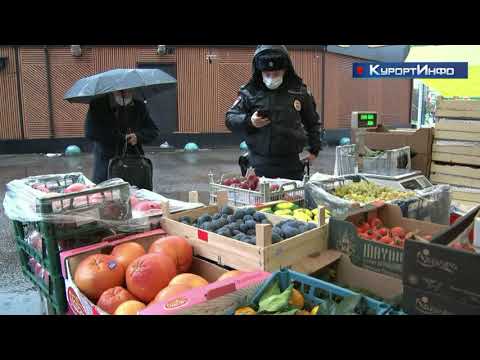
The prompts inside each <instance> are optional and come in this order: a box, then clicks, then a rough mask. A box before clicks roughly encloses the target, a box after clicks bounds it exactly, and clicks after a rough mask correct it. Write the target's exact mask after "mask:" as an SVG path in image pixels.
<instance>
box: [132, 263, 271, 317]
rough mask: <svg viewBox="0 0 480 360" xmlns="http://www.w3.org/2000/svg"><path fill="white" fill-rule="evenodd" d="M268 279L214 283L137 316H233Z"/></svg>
mask: <svg viewBox="0 0 480 360" xmlns="http://www.w3.org/2000/svg"><path fill="white" fill-rule="evenodd" d="M208 264H210V263H208ZM210 265H211V264H210ZM270 275H271V274H270V273H267V272H262V271H259V272H252V273H246V274H243V275H240V276H238V277H235V278H232V279H228V280H223V281H219V282H215V283H213V284H210V285H208V286H205V287H202V288H197V289H193V290H191V291H188V292H185V293H182V294H179V295H178V296H177V297H175V298H174V299H171V300H168V301H164V302H159V303H157V304H153V305H151V306H148V307H147V308H145V309H144V310H142V311H140V312H139V315H233V314H234V312H235V310H236V309H238V308H239V307H241V306H242V305H243V304H245V303H249V302H250V301H251V299H253V297H254V296H255V293H256V292H257V290H258V289H259V288H260V286H262V285H263V283H264V282H265V281H266V280H267V279H268V278H270Z"/></svg>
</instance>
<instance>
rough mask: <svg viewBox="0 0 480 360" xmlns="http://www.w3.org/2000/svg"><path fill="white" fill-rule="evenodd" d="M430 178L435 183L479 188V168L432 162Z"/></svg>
mask: <svg viewBox="0 0 480 360" xmlns="http://www.w3.org/2000/svg"><path fill="white" fill-rule="evenodd" d="M430 179H431V180H432V181H433V182H434V183H437V184H450V185H457V186H466V187H472V188H480V169H477V168H472V167H468V166H461V165H445V164H439V163H432V167H431V175H430Z"/></svg>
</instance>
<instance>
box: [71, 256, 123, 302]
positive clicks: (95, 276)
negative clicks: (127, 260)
mask: <svg viewBox="0 0 480 360" xmlns="http://www.w3.org/2000/svg"><path fill="white" fill-rule="evenodd" d="M124 280H125V269H124V268H123V266H122V265H121V264H119V263H118V262H117V260H115V258H114V257H113V256H111V255H104V254H95V255H90V256H88V257H87V258H85V259H83V261H82V262H81V263H80V264H79V265H78V267H77V269H76V271H75V276H74V281H75V284H77V286H78V288H79V289H80V290H81V291H82V293H84V294H85V295H86V296H87V297H88V298H89V299H90V300H92V301H97V300H98V299H99V298H100V296H101V295H102V293H103V292H104V291H105V290H108V289H110V288H113V287H115V286H121V285H123V282H124Z"/></svg>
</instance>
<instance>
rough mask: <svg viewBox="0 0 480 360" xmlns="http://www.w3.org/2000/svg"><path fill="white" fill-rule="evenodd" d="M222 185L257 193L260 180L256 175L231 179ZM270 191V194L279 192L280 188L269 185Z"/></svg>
mask: <svg viewBox="0 0 480 360" xmlns="http://www.w3.org/2000/svg"><path fill="white" fill-rule="evenodd" d="M222 185H225V186H233V187H237V188H240V189H245V190H252V191H259V190H260V178H259V177H258V176H256V175H249V176H248V177H247V178H236V177H233V178H228V179H225V180H223V182H222ZM270 190H271V191H272V192H275V191H279V190H280V186H279V185H277V184H270Z"/></svg>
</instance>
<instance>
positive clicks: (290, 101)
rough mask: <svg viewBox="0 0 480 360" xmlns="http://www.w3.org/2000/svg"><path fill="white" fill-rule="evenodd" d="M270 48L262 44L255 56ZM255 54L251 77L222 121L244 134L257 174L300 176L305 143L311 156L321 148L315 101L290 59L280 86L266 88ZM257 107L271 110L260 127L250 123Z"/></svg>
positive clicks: (294, 177)
mask: <svg viewBox="0 0 480 360" xmlns="http://www.w3.org/2000/svg"><path fill="white" fill-rule="evenodd" d="M271 48H272V47H271V46H270V47H269V46H262V47H261V48H259V49H257V51H256V52H255V57H257V56H258V55H259V54H261V53H262V52H264V51H266V50H270V49H271ZM277 49H278V50H281V51H283V48H277ZM286 55H287V56H288V53H286ZM255 57H254V59H253V76H252V79H251V80H250V82H249V83H248V84H246V85H245V86H243V87H242V88H241V89H240V92H239V97H238V99H237V100H236V102H235V104H234V105H233V106H232V108H231V109H230V110H229V111H228V112H227V114H226V121H225V124H226V126H227V127H228V129H230V130H231V131H233V132H240V133H243V134H244V135H245V137H246V143H247V145H248V148H249V152H250V162H251V164H252V166H253V167H254V168H255V171H256V173H257V175H259V176H267V177H273V178H275V177H285V178H290V179H301V178H302V177H303V165H302V164H301V163H300V161H299V153H301V152H302V151H303V150H304V147H305V146H308V150H309V152H310V153H312V154H314V155H318V153H319V151H320V150H321V141H320V129H321V123H320V117H319V115H318V113H317V111H316V104H315V100H314V98H313V96H312V95H311V93H310V92H309V90H308V89H307V87H306V85H305V84H304V83H303V81H302V79H301V78H300V77H298V75H297V74H296V73H295V70H294V69H293V66H292V63H291V61H290V58H288V60H289V61H288V62H289V67H288V69H287V72H286V74H285V76H284V81H283V83H282V85H281V86H280V87H279V88H278V89H276V90H269V89H268V88H267V87H266V86H265V85H264V84H263V80H262V75H261V72H260V71H258V70H256V68H255ZM257 110H268V111H269V112H270V116H269V119H270V121H271V123H270V124H269V125H267V126H265V127H263V128H260V129H257V128H255V127H254V126H253V125H252V123H251V117H252V115H253V114H254V113H255V111H257Z"/></svg>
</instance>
